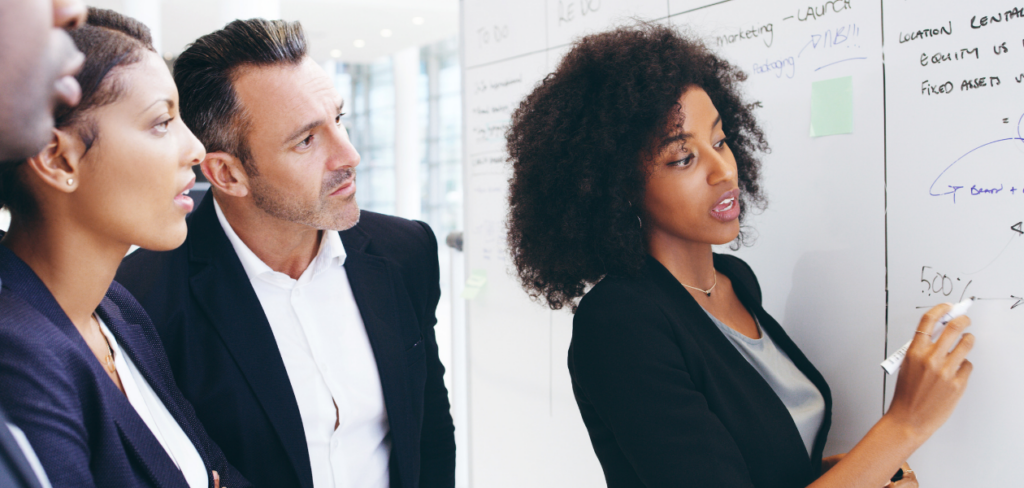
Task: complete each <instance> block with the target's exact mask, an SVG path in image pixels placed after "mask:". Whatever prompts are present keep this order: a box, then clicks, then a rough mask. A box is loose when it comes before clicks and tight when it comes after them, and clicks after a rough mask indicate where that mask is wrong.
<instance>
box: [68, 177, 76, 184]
mask: <svg viewBox="0 0 1024 488" xmlns="http://www.w3.org/2000/svg"><path fill="white" fill-rule="evenodd" d="M74 184H75V179H74V178H68V186H71V185H74Z"/></svg>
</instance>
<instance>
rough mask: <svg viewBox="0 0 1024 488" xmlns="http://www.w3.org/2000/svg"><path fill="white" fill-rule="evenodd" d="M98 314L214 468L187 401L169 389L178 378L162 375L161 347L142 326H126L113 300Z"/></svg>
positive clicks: (205, 462) (100, 309) (107, 299)
mask: <svg viewBox="0 0 1024 488" xmlns="http://www.w3.org/2000/svg"><path fill="white" fill-rule="evenodd" d="M97 313H98V314H99V315H100V317H101V318H102V319H103V321H104V322H105V323H106V324H107V328H109V329H110V332H111V333H113V334H114V337H115V338H116V339H117V343H118V345H119V346H120V347H121V351H123V352H124V353H125V354H126V355H127V356H128V357H129V358H130V359H131V360H132V362H133V363H135V367H136V368H137V369H138V370H139V373H141V374H142V377H143V378H144V379H145V380H146V383H148V384H149V386H150V388H152V389H153V391H154V392H155V393H156V395H157V397H158V398H159V399H160V401H161V402H163V404H164V406H165V407H166V408H167V411H168V412H170V414H171V417H173V418H174V421H175V422H177V423H178V426H180V427H181V430H182V431H184V432H185V435H186V436H187V437H188V440H189V441H191V442H192V445H193V447H195V449H196V451H197V452H198V453H199V456H200V457H202V459H203V465H205V466H207V467H209V466H210V464H211V463H210V459H209V458H208V456H207V454H208V453H207V452H206V449H204V448H203V443H202V442H200V440H199V435H198V433H197V432H196V430H195V425H194V424H193V423H192V422H190V421H188V419H186V417H185V414H184V412H182V411H181V408H180V406H181V405H180V403H179V402H181V401H183V400H184V397H182V396H181V395H178V396H174V395H172V394H171V392H170V391H168V390H167V388H166V386H167V385H168V384H173V381H174V378H173V376H171V373H170V369H169V367H168V368H167V369H165V370H164V371H160V368H159V364H160V361H162V360H161V359H159V358H157V357H155V355H154V351H156V350H157V349H158V348H159V347H160V346H159V345H158V344H153V343H152V342H151V341H150V339H149V338H147V337H146V336H145V334H143V332H142V328H141V326H140V325H138V324H130V323H128V322H126V321H125V320H124V317H123V316H122V315H121V312H120V310H119V309H118V308H117V307H116V306H115V305H114V303H113V302H112V301H111V300H110V298H104V299H103V302H101V303H100V306H99V308H98V309H97Z"/></svg>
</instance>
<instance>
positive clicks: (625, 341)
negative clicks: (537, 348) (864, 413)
mask: <svg viewBox="0 0 1024 488" xmlns="http://www.w3.org/2000/svg"><path fill="white" fill-rule="evenodd" d="M744 80H745V75H744V74H743V73H742V72H740V71H739V70H737V69H736V68H734V67H733V66H731V65H730V64H729V63H727V62H726V61H724V60H722V59H720V58H719V57H717V56H716V55H715V54H713V53H712V52H710V51H709V50H708V49H707V48H706V47H705V46H704V45H703V44H701V43H700V42H697V41H694V40H691V39H687V38H685V37H683V36H681V35H680V34H679V33H678V32H676V31H675V30H673V29H672V28H669V27H664V26H659V25H651V24H640V25H637V26H632V27H623V28H619V29H616V30H613V31H610V32H605V33H601V34H595V35H591V36H587V37H584V38H582V39H580V40H579V41H578V42H577V43H576V44H575V46H574V47H573V49H572V50H571V51H570V52H569V53H568V54H567V55H566V57H565V58H564V59H563V60H562V62H561V64H560V65H559V66H558V68H557V69H556V70H555V72H554V73H552V74H550V75H548V76H547V77H546V78H545V79H544V80H543V82H541V83H540V84H539V85H538V86H537V87H536V88H535V89H534V91H533V92H532V93H531V94H530V95H529V96H527V97H526V99H525V100H524V101H523V102H522V103H521V104H520V106H519V107H518V109H517V110H516V111H515V113H514V114H513V117H512V126H511V128H510V129H509V131H508V134H507V137H508V151H509V157H510V161H511V163H512V165H513V176H512V179H511V181H510V194H509V204H510V210H509V222H508V228H509V235H508V243H509V249H510V252H511V254H512V259H513V261H514V263H515V265H516V267H517V269H518V274H519V278H520V281H521V282H522V285H523V287H524V288H525V289H526V291H527V292H528V293H530V295H531V296H533V297H534V298H536V299H540V300H543V301H544V302H546V303H547V305H548V306H550V307H551V308H553V309H560V308H563V307H569V308H570V309H571V310H572V311H573V312H574V313H575V317H574V320H573V337H572V344H571V346H570V348H569V371H570V375H571V377H572V385H573V390H574V393H575V395H576V401H577V404H578V405H579V408H580V413H581V414H582V417H583V421H584V423H585V424H586V426H587V429H588V431H589V433H590V439H591V442H592V444H593V447H594V451H595V452H596V454H597V457H598V459H599V460H600V462H601V466H602V468H603V469H604V474H605V478H606V480H607V482H608V486H609V488H623V487H671V486H719V487H755V486H756V487H802V486H814V487H838V486H843V487H861V486H863V487H871V488H877V487H881V486H883V485H887V484H888V485H889V486H897V487H900V488H903V487H914V486H917V481H916V477H915V476H914V475H913V472H912V471H910V469H909V467H908V466H906V464H905V461H906V459H907V458H908V457H909V456H910V455H911V453H913V452H914V451H915V450H916V449H917V448H918V447H920V446H921V444H922V443H924V441H925V440H927V439H928V438H929V437H930V436H931V435H932V434H933V433H934V432H935V431H936V430H937V429H938V428H939V426H941V425H942V424H943V423H944V422H945V421H946V419H947V418H948V417H949V415H950V414H951V413H952V411H953V409H954V407H955V406H956V404H957V402H958V401H959V399H960V397H961V396H962V394H963V391H964V388H965V386H966V383H967V378H968V376H969V375H970V372H971V368H972V366H971V363H970V362H969V361H967V360H966V359H965V356H966V354H967V352H968V351H969V350H970V349H971V346H972V344H973V342H974V338H973V336H971V335H970V334H965V335H963V337H962V338H961V339H960V340H959V341H957V338H958V336H959V333H960V332H961V331H962V330H963V329H964V328H965V327H966V326H967V325H968V324H969V322H970V321H969V319H967V318H966V317H961V318H959V319H957V320H954V321H953V322H950V326H949V327H948V328H947V329H946V331H945V332H944V333H943V334H942V335H941V336H940V337H939V339H938V341H937V342H935V343H933V342H932V341H931V340H929V337H930V335H931V332H932V330H933V328H934V326H935V323H936V321H937V319H938V318H939V317H941V316H942V315H943V314H945V313H946V312H947V311H948V309H949V305H939V306H937V307H935V308H933V309H932V310H930V311H929V312H928V313H926V314H925V315H924V316H923V317H922V319H921V322H920V325H919V327H918V332H920V333H919V334H915V339H914V342H913V343H912V345H911V347H910V350H909V352H908V353H907V359H906V361H905V362H904V364H903V367H902V370H901V371H900V376H899V380H898V386H897V388H896V393H895V395H894V397H893V401H892V403H891V406H890V408H889V411H888V413H886V414H885V415H884V416H883V417H882V418H881V419H880V420H879V422H878V423H877V424H875V426H874V427H873V428H872V429H871V430H870V431H869V432H868V433H867V435H866V436H865V437H864V438H863V439H862V440H861V441H860V442H859V443H858V444H857V445H856V446H855V447H854V448H853V449H852V450H851V451H850V452H849V453H847V454H845V455H838V456H832V457H830V458H826V459H824V460H823V459H822V451H823V449H824V446H825V440H826V437H827V434H828V430H829V426H830V422H831V410H832V408H831V407H832V401H831V394H830V392H829V388H828V385H827V384H826V383H825V380H824V378H823V377H822V376H821V374H820V373H819V372H818V371H817V370H816V369H815V368H814V366H813V365H811V363H810V362H809V361H808V360H807V358H806V357H805V356H804V354H803V353H802V352H801V351H800V349H799V348H798V347H797V345H796V344H795V343H794V342H793V341H792V340H791V339H790V338H789V337H788V336H787V335H786V333H785V331H784V330H783V329H782V327H781V326H780V325H779V324H778V323H777V322H776V321H775V320H774V319H773V318H772V317H771V316H770V315H768V313H767V312H765V310H764V308H762V306H761V288H760V285H759V284H758V281H757V278H756V277H755V276H754V273H753V271H752V270H751V269H750V267H749V266H747V264H746V263H745V262H743V261H742V260H740V259H739V258H736V257H734V256H731V255H722V254H715V253H713V252H712V245H716V244H726V243H730V242H733V243H734V246H735V247H738V246H739V245H741V244H743V243H744V242H743V241H744V235H743V232H742V231H741V225H740V222H741V221H742V219H743V217H744V215H745V213H746V211H747V210H748V209H749V208H751V207H760V208H763V207H764V204H765V199H764V196H763V194H762V190H761V186H760V182H759V167H760V163H759V160H758V156H759V154H760V153H763V152H766V151H767V150H768V144H767V142H766V141H765V138H764V135H763V133H762V131H761V130H760V128H759V127H758V125H757V121H756V120H755V117H754V115H753V112H752V110H753V109H754V108H755V107H756V104H749V103H744V101H743V100H742V99H741V97H740V95H739V85H740V83H741V82H742V81H744ZM580 297H582V299H580ZM901 466H902V468H901ZM893 473H897V475H896V476H893ZM900 476H902V479H901V480H898V479H899V478H900ZM893 479H897V480H898V481H892V480H893Z"/></svg>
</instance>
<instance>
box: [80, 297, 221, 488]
mask: <svg viewBox="0 0 1024 488" xmlns="http://www.w3.org/2000/svg"><path fill="white" fill-rule="evenodd" d="M95 317H96V320H97V321H98V322H99V323H100V330H101V331H103V335H104V336H106V337H107V343H108V344H109V345H110V351H111V352H113V355H114V368H115V369H116V370H117V375H118V376H119V377H120V378H121V386H123V387H124V394H125V396H127V397H128V403H131V404H132V407H135V411H136V412H138V414H139V417H142V421H143V422H145V423H146V427H149V430H150V431H151V432H153V436H154V437H156V440H157V441H159V442H160V445H161V446H163V447H164V450H165V451H167V455H168V456H170V458H171V461H174V465H175V466H177V467H178V469H179V470H181V474H183V475H184V476H185V481H187V482H188V486H189V488H207V487H208V486H210V478H209V476H210V473H207V472H206V464H204V463H203V458H202V456H200V455H199V451H197V450H196V446H194V445H192V441H191V440H189V438H188V435H186V434H185V431H183V430H181V426H180V425H178V421H177V420H174V417H173V416H172V415H171V412H170V411H168V410H167V406H166V405H164V402H163V401H161V400H160V397H159V396H157V394H156V392H155V391H153V387H152V386H150V385H149V382H148V381H146V377H144V376H142V372H140V371H139V368H138V366H136V365H135V362H134V361H132V358H130V357H128V356H126V355H124V354H121V347H120V346H119V345H118V344H117V340H116V339H115V338H114V334H112V333H111V332H110V329H109V328H107V324H105V323H104V322H103V319H101V318H100V316H99V315H96V316H95Z"/></svg>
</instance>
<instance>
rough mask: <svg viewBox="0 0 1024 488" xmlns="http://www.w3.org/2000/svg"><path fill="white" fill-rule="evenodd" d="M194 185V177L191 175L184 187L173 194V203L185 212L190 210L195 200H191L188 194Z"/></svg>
mask: <svg viewBox="0 0 1024 488" xmlns="http://www.w3.org/2000/svg"><path fill="white" fill-rule="evenodd" d="M194 186H196V177H195V176H194V175H193V176H192V179H190V180H189V182H188V184H187V185H185V189H184V190H182V191H181V193H178V194H177V195H175V196H174V203H176V204H177V205H178V206H179V207H181V208H182V209H183V210H185V213H188V212H191V211H192V208H193V207H194V206H195V202H193V201H192V197H190V196H188V194H189V192H191V191H192V187H194Z"/></svg>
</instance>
